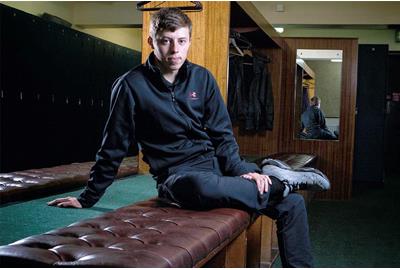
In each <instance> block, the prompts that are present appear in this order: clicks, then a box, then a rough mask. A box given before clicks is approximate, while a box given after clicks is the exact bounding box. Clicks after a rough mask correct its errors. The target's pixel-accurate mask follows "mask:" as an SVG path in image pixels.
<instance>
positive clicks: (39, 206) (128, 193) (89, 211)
mask: <svg viewBox="0 0 400 270" xmlns="http://www.w3.org/2000/svg"><path fill="white" fill-rule="evenodd" d="M82 190H83V188H82V189H79V190H75V191H70V192H66V193H62V194H58V195H52V196H49V197H45V198H39V199H35V200H31V201H26V202H20V203H15V204H10V205H6V206H3V207H1V208H0V217H1V219H0V245H5V244H9V243H11V242H14V241H16V240H19V239H21V238H24V237H27V236H31V235H34V234H40V233H44V232H47V231H50V230H52V229H56V228H59V227H64V226H67V225H69V224H71V223H74V222H76V221H78V220H82V219H86V218H91V217H95V216H99V215H101V214H102V213H104V212H108V211H112V210H114V209H117V208H120V207H123V206H126V205H129V204H131V203H134V202H137V201H142V200H145V199H148V198H151V197H154V196H156V195H157V191H156V182H155V181H154V180H153V179H152V178H151V176H149V175H138V176H133V177H128V178H126V179H122V180H117V181H115V182H114V183H113V184H112V185H111V186H110V187H109V188H108V189H107V191H106V193H105V194H104V196H103V197H102V198H101V200H100V201H99V202H98V203H97V204H96V205H95V206H94V207H92V208H86V209H72V208H57V207H50V206H47V204H46V203H47V202H48V201H50V200H53V199H56V198H58V197H65V196H78V195H79V194H80V193H81V192H82Z"/></svg>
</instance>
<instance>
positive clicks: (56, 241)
mask: <svg viewBox="0 0 400 270" xmlns="http://www.w3.org/2000/svg"><path fill="white" fill-rule="evenodd" d="M249 221H250V216H249V214H248V213H247V212H245V211H242V210H236V209H229V208H219V209H213V210H209V211H193V210H184V209H179V208H174V207H170V206H167V205H164V204H162V203H160V202H159V201H158V200H157V199H152V200H149V201H145V202H141V203H137V204H134V205H130V206H126V207H122V208H120V209H118V210H116V211H113V212H110V213H106V214H104V215H101V216H99V217H97V218H92V219H86V220H82V221H79V222H77V223H74V224H71V225H70V226H68V227H66V228H61V229H56V230H53V231H50V232H47V233H44V234H41V235H35V236H31V237H28V238H25V239H22V240H19V241H17V242H15V243H12V244H10V245H7V246H2V247H0V265H1V266H2V267H4V266H11V267H27V266H29V267H48V266H50V267H51V266H53V267H54V266H57V267H71V266H75V267H200V266H204V265H205V264H206V263H207V262H208V263H209V265H211V266H216V265H217V264H216V263H218V261H221V254H222V255H224V254H225V255H226V254H227V249H226V248H227V246H229V244H231V246H230V247H232V245H233V244H234V243H235V241H233V240H234V239H238V240H236V241H239V240H240V242H238V243H237V244H236V247H235V248H234V249H237V250H239V253H237V252H236V254H239V256H238V258H234V259H236V260H238V259H239V260H240V259H241V260H242V262H241V263H240V262H239V264H237V262H236V263H234V264H233V265H231V266H242V267H243V266H244V263H245V262H244V261H243V258H245V247H246V242H245V237H244V235H242V236H240V235H241V233H243V232H244V231H245V229H246V227H247V226H248V225H249ZM238 236H239V237H238ZM240 250H241V253H240ZM216 254H218V256H215V255H216ZM240 254H241V255H240ZM231 257H232V256H231ZM224 259H226V258H225V257H224ZM224 259H223V260H224ZM224 265H226V264H224ZM228 266H229V264H228Z"/></svg>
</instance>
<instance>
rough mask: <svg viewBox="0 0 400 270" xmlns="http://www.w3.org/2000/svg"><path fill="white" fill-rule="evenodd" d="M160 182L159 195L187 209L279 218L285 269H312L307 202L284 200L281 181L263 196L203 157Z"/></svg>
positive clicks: (294, 196) (292, 198)
mask: <svg viewBox="0 0 400 270" xmlns="http://www.w3.org/2000/svg"><path fill="white" fill-rule="evenodd" d="M160 180H164V181H160ZM158 181H159V183H160V184H158V192H159V196H160V197H161V198H165V199H168V200H171V201H173V202H176V203H178V204H180V205H181V206H182V207H185V208H190V209H207V208H208V209H209V208H219V207H231V208H239V209H245V210H250V211H252V212H257V213H260V214H265V215H267V216H269V217H271V218H273V219H276V222H277V234H278V244H279V252H280V256H281V260H282V266H283V267H313V258H312V255H311V244H310V239H309V230H308V220H307V211H306V208H305V203H304V199H303V197H302V196H301V195H299V194H296V193H291V194H289V195H288V196H287V197H286V198H284V199H282V198H281V194H282V190H279V188H276V183H277V181H278V180H276V179H272V181H273V185H272V186H271V187H270V189H269V191H268V192H267V193H264V194H263V195H260V194H259V192H258V189H257V185H256V183H255V182H254V181H252V180H247V179H245V178H242V177H230V176H223V175H222V173H221V170H220V168H219V166H218V161H217V159H216V158H206V157H200V158H199V159H198V160H197V161H196V162H194V163H191V164H190V165H187V166H185V165H182V166H179V167H175V168H172V169H170V170H169V173H168V176H166V177H164V179H158ZM274 183H275V184H274ZM279 184H280V183H278V185H279ZM277 192H280V194H276V193H277ZM277 198H278V199H277Z"/></svg>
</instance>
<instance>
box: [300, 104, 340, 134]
mask: <svg viewBox="0 0 400 270" xmlns="http://www.w3.org/2000/svg"><path fill="white" fill-rule="evenodd" d="M301 129H302V130H301V132H300V138H302V139H320V140H337V139H338V138H337V137H336V135H335V134H333V133H332V132H331V131H330V130H329V129H328V127H327V126H326V121H325V115H324V113H323V112H322V110H321V99H320V98H319V97H317V96H314V97H312V98H311V103H310V106H309V107H308V108H307V110H306V111H304V112H303V113H302V114H301Z"/></svg>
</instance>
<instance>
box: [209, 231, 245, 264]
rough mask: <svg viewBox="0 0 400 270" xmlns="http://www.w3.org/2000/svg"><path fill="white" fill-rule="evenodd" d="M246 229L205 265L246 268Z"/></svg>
mask: <svg viewBox="0 0 400 270" xmlns="http://www.w3.org/2000/svg"><path fill="white" fill-rule="evenodd" d="M246 247H247V243H246V230H244V231H243V232H242V233H241V234H239V236H238V237H236V238H235V240H233V241H232V242H231V243H230V244H229V245H227V246H226V247H224V248H223V249H222V250H221V251H220V252H218V254H217V255H215V256H214V257H213V258H212V259H211V260H210V261H209V262H207V263H206V264H205V265H204V267H212V268H222V267H223V268H226V267H229V268H244V267H246V250H247V248H246Z"/></svg>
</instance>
